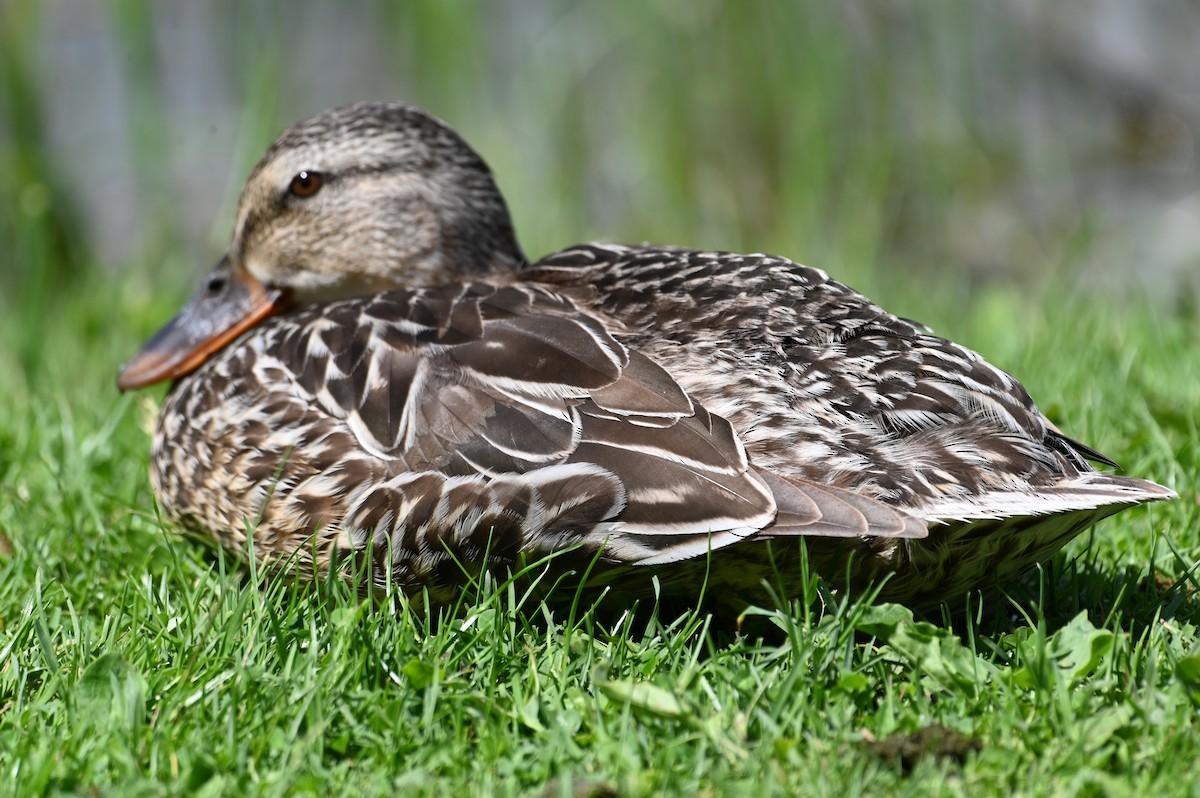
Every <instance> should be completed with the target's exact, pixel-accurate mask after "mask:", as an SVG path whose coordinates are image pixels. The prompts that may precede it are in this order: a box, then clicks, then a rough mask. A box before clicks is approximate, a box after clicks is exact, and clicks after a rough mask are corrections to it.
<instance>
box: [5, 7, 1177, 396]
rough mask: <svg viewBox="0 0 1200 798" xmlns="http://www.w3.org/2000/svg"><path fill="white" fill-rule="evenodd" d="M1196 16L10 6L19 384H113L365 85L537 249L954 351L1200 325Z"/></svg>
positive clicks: (9, 149) (1095, 11)
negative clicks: (911, 324) (785, 262)
mask: <svg viewBox="0 0 1200 798" xmlns="http://www.w3.org/2000/svg"><path fill="white" fill-rule="evenodd" d="M1197 23H1200V9H1197V7H1196V6H1194V4H1190V3H1187V2H1183V0H1179V1H1178V2H1157V3H1140V4H1134V3H1124V2H1118V1H1117V0H1109V2H1096V3H1087V4H1071V3H1057V4H1049V3H1031V2H1023V1H1022V0H1005V2H996V3H986V4H984V3H975V4H967V3H939V2H932V1H931V2H915V3H907V4H901V3H892V2H882V1H878V0H874V1H873V0H844V2H838V3H834V2H795V3H769V4H768V3H763V4H758V3H740V2H733V1H732V0H658V1H657V2H633V1H632V0H623V1H619V2H609V3H599V2H570V3H565V2H564V3H546V2H531V1H526V0H503V1H502V2H483V0H461V1H460V2H451V3H439V2H405V3H398V2H384V1H383V0H375V1H374V2H361V3H356V4H342V5H339V6H334V5H331V4H325V3H320V2H316V0H299V1H296V0H293V2H260V3H251V4H246V3H241V2H233V0H221V1H220V2H213V3H206V4H198V3H185V2H181V1H180V0H171V1H169V2H159V3H155V2H151V1H150V0H108V1H107V2H92V1H91V0H3V2H0V252H3V253H5V255H6V256H7V257H6V258H5V260H6V264H5V267H4V268H3V269H2V270H0V311H2V315H3V320H0V333H3V335H4V339H5V341H6V342H7V343H8V346H7V347H0V375H6V376H0V381H6V380H12V379H14V377H15V378H16V379H17V380H18V381H21V382H24V381H25V380H30V379H32V380H35V381H36V380H38V379H40V377H39V376H38V374H39V370H40V369H42V368H44V367H45V366H46V365H47V364H46V363H45V362H44V361H43V362H38V361H39V359H41V355H42V353H43V351H44V349H45V347H46V346H47V340H48V338H47V337H48V336H49V337H50V338H51V339H52V338H53V337H54V335H55V331H56V329H57V330H58V331H59V334H60V335H62V336H66V337H70V336H75V338H76V340H77V338H78V336H79V334H80V333H82V334H84V335H90V336H109V337H111V336H116V337H115V338H114V342H113V343H112V344H111V349H110V350H108V351H112V352H113V360H114V362H113V363H112V364H111V367H112V368H114V369H115V367H116V366H117V364H118V362H119V360H120V358H121V357H122V356H123V354H124V353H126V352H129V351H132V348H133V347H135V346H136V344H137V342H138V339H140V338H141V337H143V336H145V335H146V334H147V333H149V332H150V331H151V330H152V329H153V328H154V327H156V326H157V325H158V324H159V323H161V321H162V320H163V319H165V318H167V317H168V316H169V315H170V313H171V312H172V310H173V308H174V307H176V306H177V305H178V303H179V302H180V301H181V299H182V298H183V296H184V295H186V293H187V292H188V289H189V287H190V285H191V284H193V283H194V281H195V280H196V278H197V277H198V276H199V275H200V274H202V273H203V272H204V271H205V270H207V268H208V267H209V265H210V264H211V263H212V262H213V260H214V258H215V257H216V256H217V255H218V254H219V253H220V251H221V250H222V248H223V247H224V246H225V243H226V241H227V238H228V235H229V230H230V226H231V218H232V213H233V206H234V202H235V200H236V197H237V192H238V189H239V187H240V185H241V183H242V180H243V179H244V177H245V175H246V174H247V172H248V170H249V169H250V167H251V166H252V165H253V163H254V161H255V160H256V159H257V158H258V156H259V154H260V153H261V152H262V150H263V148H264V147H265V146H266V145H267V144H268V143H269V142H270V141H271V140H272V139H273V138H274V137H275V136H276V135H277V134H278V133H279V131H280V130H281V129H282V128H284V127H285V126H287V125H288V124H290V123H291V122H293V121H295V120H297V119H299V118H302V117H304V116H307V115H309V114H311V113H314V112H316V111H319V110H321V109H324V108H327V107H330V106H334V105H339V104H345V103H350V102H354V101H357V100H361V99H368V98H389V99H402V100H407V101H410V102H413V103H416V104H418V105H421V106H423V107H425V108H427V109H429V110H430V111H432V112H433V113H435V114H437V115H439V116H441V117H442V118H444V119H446V120H447V121H448V122H450V123H451V124H452V125H453V126H455V127H456V128H457V129H459V130H460V131H461V132H462V133H463V134H464V135H465V136H466V138H467V139H468V140H469V141H470V142H471V143H472V144H473V145H474V146H475V147H476V148H477V149H478V150H480V152H481V153H482V154H483V155H484V156H485V158H486V159H487V160H488V161H489V162H490V163H491V164H492V166H493V168H494V170H495V172H496V174H497V177H498V179H499V182H500V185H501V187H502V188H503V189H504V190H505V192H506V194H507V196H508V199H509V201H510V204H511V206H512V209H513V213H514V216H515V217H516V223H517V228H518V230H519V231H520V233H521V237H522V240H523V243H524V245H525V248H526V251H527V252H528V253H529V254H530V255H531V256H533V257H537V256H539V255H541V254H543V253H546V252H548V251H551V250H554V249H558V248H561V247H564V246H567V245H569V244H572V243H575V242H577V241H580V240H584V239H607V240H621V241H657V242H664V243H677V244H688V245H692V246H696V247H707V248H720V249H733V250H744V251H767V252H772V253H777V254H782V255H786V256H789V257H792V258H794V259H796V260H800V261H803V262H806V263H810V264H812V265H817V266H821V267H823V268H825V269H826V270H828V271H830V272H831V273H833V274H834V275H836V276H837V277H839V278H840V279H842V280H843V281H845V282H848V283H850V284H851V285H854V286H856V287H858V288H860V289H862V290H864V291H866V292H868V293H869V294H872V295H874V296H877V297H878V298H879V299H880V300H881V301H882V302H883V303H884V304H886V305H888V306H889V307H890V308H892V309H894V310H896V311H898V312H902V313H908V314H909V315H917V316H919V317H921V318H923V319H925V320H927V321H929V322H931V323H932V324H934V325H935V326H937V327H938V328H939V329H940V330H942V331H944V332H946V333H947V334H951V335H953V334H955V333H956V332H959V330H958V329H957V328H956V322H955V321H954V319H955V318H956V317H957V316H958V315H960V314H963V313H966V312H969V310H970V309H971V307H972V306H973V304H975V303H978V302H979V301H982V300H980V297H990V296H996V295H1003V296H1006V297H1009V299H1010V300H1011V301H1010V306H1011V304H1012V303H1016V302H1020V301H1021V298H1023V297H1031V296H1032V297H1045V296H1046V292H1047V291H1061V290H1062V289H1064V288H1065V289H1066V291H1067V292H1069V293H1070V294H1071V295H1079V294H1091V293H1092V292H1099V293H1102V294H1107V295H1109V296H1112V295H1116V296H1117V297H1123V296H1126V295H1128V294H1130V293H1131V292H1132V293H1134V294H1138V295H1142V294H1145V295H1148V296H1150V297H1151V301H1153V302H1170V303H1175V304H1184V305H1187V306H1189V307H1190V305H1191V304H1192V299H1193V298H1194V296H1195V295H1196V282H1197V281H1196V277H1195V275H1196V274H1197V271H1198V270H1197V266H1198V265H1200V186H1198V185H1197V152H1196V149H1197V145H1196V139H1195V131H1196V130H1197V129H1198V128H1200V121H1198V120H1200V95H1197V93H1196V92H1195V91H1194V87H1195V86H1196V85H1200V50H1197V48H1195V47H1194V46H1193V45H1194V41H1193V39H1194V36H1193V32H1194V31H1195V30H1197V29H1200V27H1198V25H1197ZM985 284H988V285H991V286H992V288H991V289H989V291H983V290H982V288H983V286H984V285H985ZM1057 295H1059V294H1056V296H1057ZM81 298H82V301H81ZM980 312H982V311H980ZM1030 312H1031V313H1033V311H1030ZM68 315H69V316H70V317H71V318H70V320H69V322H67V321H64V317H65V316H68ZM947 323H949V327H948V328H947ZM1009 323H1011V321H1010V322H1009ZM1018 323H1023V322H1018ZM1029 323H1034V322H1032V321H1030V322H1029ZM35 365H36V367H35ZM51 368H53V365H52V364H51ZM66 368H67V369H68V370H69V369H70V368H71V367H70V366H68V367H66ZM60 378H61V375H60ZM68 381H69V380H68Z"/></svg>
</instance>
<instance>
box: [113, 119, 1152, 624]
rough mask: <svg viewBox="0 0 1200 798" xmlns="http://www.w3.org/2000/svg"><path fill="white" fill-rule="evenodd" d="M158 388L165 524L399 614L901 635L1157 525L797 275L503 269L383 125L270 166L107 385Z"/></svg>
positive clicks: (885, 323) (467, 205) (482, 170)
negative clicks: (514, 587)
mask: <svg viewBox="0 0 1200 798" xmlns="http://www.w3.org/2000/svg"><path fill="white" fill-rule="evenodd" d="M164 381H170V382H171V387H170V388H169V390H168V392H167V394H166V397H165V399H164V401H163V404H162V406H161V410H160V413H159V416H158V420H157V424H156V428H155V431H154V434H153V443H152V449H151V456H150V477H151V485H152V489H153V493H154V496H155V498H156V501H157V503H158V505H159V507H160V509H161V511H162V513H163V515H164V516H165V517H166V518H167V519H168V520H170V521H171V522H172V523H174V524H176V525H178V526H179V527H180V528H182V529H184V530H186V531H188V532H191V533H194V534H197V535H200V536H202V537H203V538H205V539H207V540H210V541H214V542H215V543H216V544H218V545H219V546H222V547H224V548H225V549H227V550H229V551H231V552H233V553H235V554H236V555H238V556H243V557H247V558H252V559H253V560H255V561H256V562H257V563H258V565H259V566H260V567H262V568H264V569H270V572H272V573H280V574H283V575H284V576H286V577H287V578H292V579H328V578H339V579H340V578H353V579H355V580H356V581H357V583H358V584H359V586H360V588H363V587H364V586H365V588H364V589H371V590H374V589H382V590H388V591H391V593H390V594H389V595H395V596H398V597H399V598H398V600H400V601H402V602H406V603H408V604H410V605H412V606H414V607H417V608H418V609H419V608H424V610H425V611H428V610H430V609H431V608H445V607H449V606H451V605H452V604H453V603H454V602H455V601H456V600H458V599H459V598H461V596H462V594H463V590H464V589H465V588H466V587H467V586H468V585H471V584H475V580H477V579H478V578H479V577H480V575H481V574H483V573H484V572H488V573H499V574H505V573H507V574H509V575H512V574H525V575H528V574H536V575H537V577H536V579H531V580H530V583H531V584H533V583H536V584H540V585H554V586H557V587H556V589H558V590H559V592H560V593H561V592H562V591H563V590H565V591H566V593H567V594H568V595H573V593H572V591H576V592H577V591H579V590H598V591H602V592H605V593H613V594H616V595H620V596H623V597H627V598H631V599H641V598H651V597H653V598H664V599H665V598H673V599H675V600H679V601H682V602H684V603H690V604H694V605H696V606H701V605H704V606H714V607H719V608H728V609H731V610H736V611H742V610H744V608H745V607H747V606H751V605H756V604H757V605H763V604H768V603H771V602H780V601H786V600H788V599H790V598H794V597H796V596H798V595H801V594H802V592H803V591H804V590H805V589H806V587H805V586H807V585H810V584H812V582H813V577H814V576H816V577H820V578H821V579H823V580H825V582H826V583H827V584H828V585H830V586H831V590H833V591H834V592H838V591H841V592H845V593H846V594H848V595H854V594H865V593H867V592H868V591H870V595H871V596H872V597H874V598H875V600H882V601H896V602H901V603H905V604H908V605H910V606H913V607H930V606H936V605H938V604H942V603H945V602H949V601H952V600H953V599H955V598H956V597H960V596H962V595H963V594H966V593H968V592H971V591H978V590H982V591H986V590H989V589H993V588H994V587H996V586H998V585H1000V586H1002V585H1004V584H1006V583H1007V582H1010V581H1012V580H1013V579H1016V578H1017V577H1019V576H1020V575H1021V574H1023V573H1025V572H1026V571H1029V570H1030V569H1031V568H1033V567H1034V566H1036V565H1037V564H1039V563H1042V562H1044V561H1046V560H1047V559H1048V558H1050V557H1051V556H1053V555H1054V554H1055V553H1056V552H1057V551H1058V550H1059V549H1060V548H1062V547H1063V546H1064V545H1066V544H1067V543H1068V542H1069V541H1070V540H1071V539H1072V538H1074V537H1076V536H1077V535H1079V534H1080V533H1081V532H1082V531H1084V530H1086V529H1088V528H1090V527H1091V526H1093V525H1094V524H1095V523H1097V522H1098V521H1100V520H1102V519H1104V518H1106V517H1108V516H1110V515H1112V514H1114V513H1117V512H1119V511H1121V510H1124V509H1127V508H1130V507H1133V506H1136V505H1139V504H1143V503H1146V502H1154V501H1160V500H1164V499H1169V498H1171V497H1173V496H1174V495H1175V494H1174V492H1173V491H1171V490H1170V489H1168V488H1166V487H1163V486H1161V485H1158V484H1156V483H1154V482H1151V481H1148V480H1144V479H1137V478H1133V477H1128V476H1123V475H1117V474H1114V473H1109V472H1105V471H1102V470H1099V469H1098V468H1097V466H1115V463H1113V462H1112V461H1111V460H1109V459H1108V458H1106V457H1105V456H1103V455H1102V454H1100V453H1099V452H1097V451H1095V450H1094V449H1091V448H1089V447H1088V446H1086V445H1084V444H1082V443H1079V442H1077V441H1075V440H1073V439H1071V438H1069V437H1067V436H1066V435H1065V434H1064V433H1062V432H1061V431H1059V429H1058V428H1057V427H1056V426H1055V425H1054V424H1052V423H1051V422H1050V421H1049V420H1048V419H1047V417H1046V416H1045V415H1044V414H1043V413H1042V412H1041V411H1039V410H1038V408H1037V406H1036V405H1035V404H1034V402H1033V400H1032V399H1031V398H1030V396H1029V394H1028V393H1027V392H1026V390H1025V389H1024V388H1023V387H1022V385H1021V384H1020V383H1019V382H1018V381H1017V380H1016V379H1014V378H1013V377H1012V376H1010V375H1009V374H1007V373H1005V372H1004V371H1002V370H1000V369H998V368H996V367H995V366H992V365H991V364H989V363H988V362H986V361H985V360H984V359H983V358H982V357H981V356H980V355H978V354H976V353H975V352H973V351H971V350H970V349H967V348H966V347H963V346H960V345H958V344H955V343H952V342H950V341H948V340H945V339H943V338H939V337H937V336H936V335H934V334H933V333H932V332H931V331H929V330H928V329H926V328H925V327H923V326H922V325H920V324H917V323H915V322H912V321H909V320H906V319H903V318H900V317H898V316H896V315H893V314H891V313H889V312H887V311H885V310H884V309H882V308H881V307H880V306H878V305H876V304H875V303H874V302H872V301H871V300H870V299H868V298H866V297H865V296H863V295H862V294H860V293H858V292H856V291H854V290H853V289H851V288H849V287H847V286H845V285H843V284H841V283H839V282H837V281H836V280H834V279H831V278H830V277H829V276H828V275H827V274H826V273H825V272H823V271H821V270H819V269H816V268H812V267H809V266H804V265H801V264H799V263H796V262H793V261H791V260H788V259H786V258H783V257H777V256H771V255H765V254H737V253H732V252H709V251H700V250H693V249H686V248H681V247H668V246H658V245H649V244H642V245H617V244H606V243H588V244H581V245H576V246H572V247H569V248H567V249H564V250H562V251H559V252H556V253H554V254H551V255H548V256H546V257H544V258H542V259H541V260H538V261H536V262H531V261H529V260H528V259H527V258H526V257H525V255H524V253H523V251H522V249H521V246H520V244H519V243H518V240H517V236H516V233H515V230H514V225H513V221H512V218H511V216H510V214H509V211H508V207H507V205H506V203H505V200H504V198H503V195H502V194H501V192H500V190H499V188H498V187H497V185H496V182H495V180H494V178H493V176H492V173H491V170H490V169H489V167H488V166H487V164H486V163H485V161H484V160H483V158H482V157H481V156H480V155H479V154H477V153H476V152H475V150H473V149H472V148H471V147H470V146H469V145H468V144H467V143H466V142H465V141H464V140H463V139H462V137H461V136H459V135H458V134H457V133H456V132H455V131H454V130H452V129H451V127H450V126H449V125H447V124H445V123H444V122H442V121H440V120H439V119H437V118H435V117H434V116H432V115H430V114H428V113H426V112H424V111H422V110H420V109H418V108H416V107H414V106H411V105H408V104H403V103H395V102H367V103H359V104H355V105H350V106H346V107H341V108H336V109H333V110H328V111H325V112H322V113H319V114H317V115H315V116H313V117H311V118H309V119H306V120H303V121H301V122H299V123H297V124H296V125H294V126H293V127H291V128H289V129H288V130H286V131H285V132H284V133H283V134H282V135H280V137H279V138H278V139H277V140H276V141H275V142H274V143H273V144H272V145H271V146H270V147H269V149H268V150H267V152H266V154H265V155H264V156H263V157H262V159H261V160H260V161H259V162H258V164H257V165H256V166H255V167H254V169H253V170H252V171H251V173H250V176H249V178H248V179H247V182H246V185H245V187H244V188H243V190H242V192H241V196H240V199H239V202H238V205H237V212H236V220H235V224H234V230H233V235H232V240H231V243H230V246H229V248H228V250H227V252H226V253H225V254H224V255H223V256H222V257H221V258H220V260H219V262H218V263H217V265H216V267H215V269H214V270H213V271H212V272H211V273H210V274H209V275H208V276H207V277H206V278H204V279H203V280H202V281H201V283H200V285H199V287H198V288H197V289H196V291H195V293H194V295H193V296H192V297H191V299H190V300H189V301H188V302H187V304H186V305H185V306H184V307H183V308H182V310H181V311H180V312H179V314H178V315H177V316H176V317H175V318H174V319H172V320H171V321H170V322H168V323H167V324H166V326H165V327H163V328H162V329H161V330H160V331H159V332H158V333H157V334H155V335H154V336H153V337H152V338H151V339H150V340H149V341H148V342H147V343H146V345H145V346H144V347H143V348H142V349H141V351H140V352H138V353H137V354H136V355H135V356H134V357H133V358H132V359H131V360H130V361H129V362H128V363H126V364H125V365H124V366H123V367H122V369H121V371H120V374H119V376H118V380H117V384H118V387H119V389H120V390H122V391H125V390H131V389H137V388H143V387H146V386H149V385H153V384H155V383H159V382H164ZM563 585H566V586H567V587H566V588H563V587H562V586H563ZM544 592H545V593H546V594H549V593H553V592H554V591H553V590H546V591H544Z"/></svg>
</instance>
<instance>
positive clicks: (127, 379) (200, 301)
mask: <svg viewBox="0 0 1200 798" xmlns="http://www.w3.org/2000/svg"><path fill="white" fill-rule="evenodd" d="M282 295H283V293H282V292H281V291H278V290H271V289H268V288H266V287H264V286H263V285H262V283H260V282H258V281H257V280H255V279H254V278H253V277H251V276H250V274H249V273H248V272H247V271H246V270H245V269H242V268H239V267H236V266H234V265H232V264H231V263H230V261H229V258H224V259H222V260H221V262H220V263H219V264H217V268H216V269H214V270H213V271H212V273H211V274H210V275H209V276H208V277H207V278H206V279H205V280H204V282H203V283H201V285H200V287H199V288H198V289H197V290H196V293H195V294H194V295H193V296H192V298H191V300H189V301H188V303H187V305H185V306H184V308H183V310H181V311H179V315H177V316H176V317H175V318H173V319H171V321H169V322H167V325H166V326H165V327H163V328H162V329H161V330H159V331H158V332H157V333H155V334H154V337H153V338H151V339H150V340H149V341H147V342H146V345H145V346H143V347H142V350H141V351H140V352H138V353H137V354H136V355H134V356H133V359H132V360H130V361H129V362H128V363H126V364H125V365H124V366H122V367H121V373H120V374H119V375H118V376H117V387H118V388H120V389H121V390H122V391H128V390H131V389H133V388H144V387H145V386H147V385H153V384H154V383H156V382H162V381H163V380H172V379H176V378H178V377H182V376H184V375H185V374H188V373H190V372H192V371H194V370H195V369H197V368H199V367H200V364H201V363H203V362H204V361H205V360H207V359H208V358H209V356H210V355H212V354H213V353H214V352H216V351H217V350H219V349H220V348H221V347H223V346H225V344H227V343H229V342H230V341H232V340H233V339H234V338H237V337H238V336H239V335H241V334H242V333H244V332H245V331H246V330H248V329H250V328H251V327H253V326H254V325H255V324H258V323H259V322H260V321H262V320H263V319H265V318H266V317H267V316H270V315H271V314H272V313H275V312H277V311H279V310H280V305H281V300H282Z"/></svg>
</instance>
